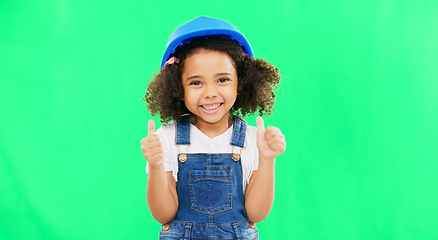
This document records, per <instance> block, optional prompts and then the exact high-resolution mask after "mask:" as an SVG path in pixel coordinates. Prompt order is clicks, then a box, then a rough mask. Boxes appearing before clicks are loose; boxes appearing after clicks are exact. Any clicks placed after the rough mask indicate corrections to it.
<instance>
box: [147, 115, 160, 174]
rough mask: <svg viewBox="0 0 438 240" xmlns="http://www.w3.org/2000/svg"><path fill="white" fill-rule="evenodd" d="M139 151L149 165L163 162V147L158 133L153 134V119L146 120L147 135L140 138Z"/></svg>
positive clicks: (157, 164)
mask: <svg viewBox="0 0 438 240" xmlns="http://www.w3.org/2000/svg"><path fill="white" fill-rule="evenodd" d="M141 151H142V152H143V155H144V157H145V158H146V160H147V161H148V163H149V167H152V168H154V167H159V166H161V165H162V164H163V162H164V159H163V149H162V148H161V142H160V139H159V138H158V135H157V134H155V122H154V120H149V121H148V136H147V137H145V138H143V139H142V140H141Z"/></svg>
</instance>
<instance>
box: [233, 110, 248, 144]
mask: <svg viewBox="0 0 438 240" xmlns="http://www.w3.org/2000/svg"><path fill="white" fill-rule="evenodd" d="M233 120H234V123H233V135H232V137H231V145H232V146H235V147H240V148H243V147H244V145H245V136H246V122H245V120H243V119H241V118H240V117H238V116H234V117H233Z"/></svg>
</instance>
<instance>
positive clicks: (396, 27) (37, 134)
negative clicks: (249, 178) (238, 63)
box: [0, 0, 438, 240]
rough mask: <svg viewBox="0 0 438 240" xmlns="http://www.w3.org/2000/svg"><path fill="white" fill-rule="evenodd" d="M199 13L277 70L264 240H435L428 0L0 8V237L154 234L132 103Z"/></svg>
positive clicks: (434, 13)
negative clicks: (171, 39) (175, 36)
mask: <svg viewBox="0 0 438 240" xmlns="http://www.w3.org/2000/svg"><path fill="white" fill-rule="evenodd" d="M198 15H206V16H211V17H218V18H222V19H226V20H228V21H229V22H231V23H233V24H234V25H235V26H236V27H238V28H239V29H240V30H241V31H242V32H243V33H244V34H245V35H246V37H247V38H248V39H249V41H250V43H251V45H252V47H253V49H254V51H255V54H256V57H260V58H264V59H266V60H268V61H269V62H272V63H273V64H274V65H276V66H277V67H278V68H279V69H280V71H281V74H282V75H283V81H282V83H281V88H280V90H279V91H278V98H277V102H276V109H277V112H276V113H275V114H272V115H271V116H269V117H266V118H265V121H266V124H267V125H274V126H277V127H279V128H280V129H281V130H282V132H283V133H284V134H285V136H286V139H287V143H288V145H287V150H286V152H285V153H284V154H283V155H281V156H279V157H278V158H277V164H276V198H275V203H274V207H273V209H272V211H271V214H270V215H269V216H268V218H267V219H266V220H265V221H264V222H262V223H260V224H257V226H258V228H259V231H260V239H306V240H313V239H318V240H319V239H320V240H342V239H345V240H351V239H357V240H362V239H363V240H365V239H367V240H368V239H390V240H392V239H415V240H420V239H428V240H429V239H438V217H437V216H438V204H437V203H438V193H437V189H438V177H437V170H438V147H437V146H438V70H437V63H438V45H437V43H438V2H437V1H435V0H423V1H417V0H398V1H396V0H384V1H376V0H371V1H369V0H368V1H366V0H339V1H313V0H292V1H287V0H283V1H274V0H273V1H227V0H224V1H131V0H127V1H103V0H96V1H85V0H75V1H72V0H46V1H37V0H28V1H13V0H2V1H1V2H0V104H1V112H0V114H1V117H0V134H1V135H0V160H1V161H0V238H1V239H72V240H73V239H75V240H76V239H157V235H158V231H159V228H160V224H158V223H157V222H155V221H154V219H153V217H152V216H151V214H150V213H149V210H148V208H147V204H146V182H147V175H146V174H145V170H144V168H145V164H146V161H145V159H144V157H143V155H142V153H141V151H140V139H141V138H143V137H145V136H146V135H147V120H148V119H150V113H149V112H147V110H146V108H145V106H144V105H143V103H142V102H141V98H142V96H143V94H144V91H145V88H146V84H147V82H148V81H149V79H150V78H151V77H152V76H153V75H154V74H156V73H157V72H158V71H159V65H160V61H161V55H162V53H163V51H164V49H165V46H166V42H167V38H168V36H169V35H170V33H171V32H172V31H173V30H174V29H175V28H176V27H177V26H178V25H180V24H181V23H183V22H186V21H188V20H191V19H193V18H195V17H196V16H198ZM153 119H155V120H156V121H158V118H157V117H155V118H153ZM247 119H248V122H249V123H250V124H252V125H254V123H255V122H254V117H250V118H247ZM158 125H159V124H158Z"/></svg>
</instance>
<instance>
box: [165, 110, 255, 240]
mask: <svg viewBox="0 0 438 240" xmlns="http://www.w3.org/2000/svg"><path fill="white" fill-rule="evenodd" d="M233 121H234V123H233V133H232V138H231V145H232V146H233V152H236V150H239V149H241V148H243V147H244V142H245V135H246V134H245V133H246V123H245V122H244V121H243V120H241V119H240V118H238V117H234V118H233ZM175 138H176V139H175V140H176V144H177V145H178V146H179V148H180V149H187V147H188V146H189V145H190V116H189V115H185V116H183V117H182V118H181V120H180V121H178V122H177V124H176V134H175ZM186 152H187V151H186ZM186 152H181V150H180V153H179V154H178V181H177V183H176V190H177V192H178V203H179V207H178V211H177V213H176V216H175V218H174V219H173V220H172V221H171V222H170V223H168V224H165V225H163V227H162V229H161V231H160V235H159V236H160V238H159V239H160V240H168V239H169V240H170V239H172V240H176V239H179V240H183V239H184V240H188V239H197V240H201V239H238V240H254V239H258V232H257V228H256V227H255V225H254V223H250V221H249V220H248V219H247V216H246V212H245V203H244V198H243V187H242V164H241V159H240V154H238V153H234V154H233V153H219V154H207V153H186Z"/></svg>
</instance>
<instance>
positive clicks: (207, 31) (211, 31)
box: [161, 16, 254, 68]
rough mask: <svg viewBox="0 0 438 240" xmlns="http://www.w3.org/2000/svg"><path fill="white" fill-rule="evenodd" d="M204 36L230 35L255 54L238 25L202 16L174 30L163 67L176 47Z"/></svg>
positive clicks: (162, 63)
mask: <svg viewBox="0 0 438 240" xmlns="http://www.w3.org/2000/svg"><path fill="white" fill-rule="evenodd" d="M204 36H226V37H229V38H230V39H232V40H234V41H236V42H237V43H239V45H240V46H242V48H243V50H244V51H245V53H246V54H248V55H249V56H251V57H253V56H254V53H253V51H252V49H251V45H249V42H248V40H247V39H246V38H245V36H244V35H243V34H242V33H240V32H239V30H238V29H237V28H236V27H234V26H233V25H231V24H230V23H228V22H226V21H224V20H220V19H216V18H209V17H204V16H201V17H197V18H195V19H193V20H192V21H189V22H186V23H184V24H182V25H181V26H179V27H178V28H177V29H175V31H173V33H172V34H171V35H170V37H169V40H168V41H167V47H166V51H164V55H163V59H162V61H161V68H163V66H164V64H165V63H166V61H167V60H168V59H169V57H170V55H171V54H173V53H175V51H176V49H177V48H178V47H180V46H181V45H182V44H184V43H185V42H187V41H188V40H190V39H193V38H197V37H204Z"/></svg>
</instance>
